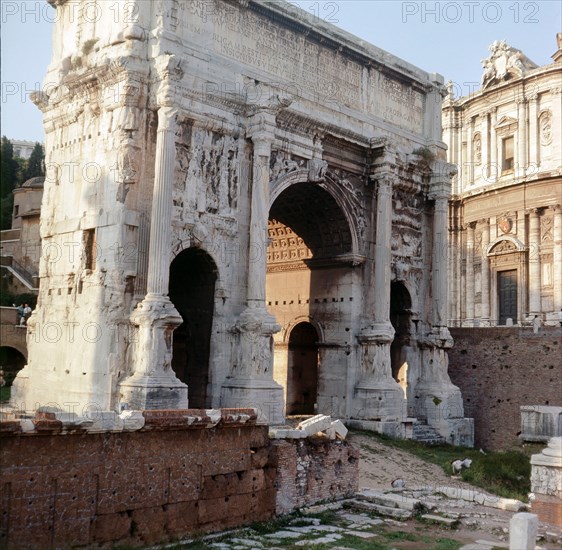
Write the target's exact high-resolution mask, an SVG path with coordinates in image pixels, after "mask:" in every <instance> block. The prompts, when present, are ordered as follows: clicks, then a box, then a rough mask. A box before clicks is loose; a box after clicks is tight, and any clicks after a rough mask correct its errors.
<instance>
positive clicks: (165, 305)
mask: <svg viewBox="0 0 562 550" xmlns="http://www.w3.org/2000/svg"><path fill="white" fill-rule="evenodd" d="M182 322H183V319H182V318H181V316H180V314H179V313H178V312H177V311H176V308H175V307H174V304H172V302H171V301H170V299H169V298H168V297H167V296H163V295H159V294H148V295H147V296H146V297H145V299H144V300H143V301H142V302H141V303H140V304H138V305H137V307H136V308H135V310H134V311H133V313H132V314H131V323H132V324H133V325H135V326H136V327H137V339H136V342H135V347H134V349H133V353H132V361H131V362H132V366H133V371H134V372H133V374H132V375H131V376H130V377H129V378H127V379H126V380H124V381H123V382H122V383H121V384H120V386H119V390H120V392H121V403H122V404H123V405H124V404H126V406H127V407H128V408H129V409H136V410H150V409H187V408H188V399H187V385H186V384H184V383H183V382H181V381H180V380H179V379H178V378H177V377H176V374H175V373H174V371H173V370H172V334H173V331H174V329H175V328H176V327H178V326H179V325H180V324H181V323H182Z"/></svg>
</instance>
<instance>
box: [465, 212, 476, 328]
mask: <svg viewBox="0 0 562 550" xmlns="http://www.w3.org/2000/svg"><path fill="white" fill-rule="evenodd" d="M465 278H466V293H465V299H466V319H467V320H469V321H472V320H473V319H474V223H469V224H468V225H467V228H466V275H465Z"/></svg>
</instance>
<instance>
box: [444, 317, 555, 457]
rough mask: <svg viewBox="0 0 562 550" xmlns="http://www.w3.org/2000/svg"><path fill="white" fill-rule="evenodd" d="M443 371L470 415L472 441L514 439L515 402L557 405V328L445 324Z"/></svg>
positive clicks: (492, 445) (495, 444) (495, 445)
mask: <svg viewBox="0 0 562 550" xmlns="http://www.w3.org/2000/svg"><path fill="white" fill-rule="evenodd" d="M450 330H451V334H452V336H453V338H454V339H455V345H454V346H453V348H452V349H451V350H450V351H449V375H450V377H451V380H452V382H453V384H455V385H456V386H458V387H459V388H460V389H461V391H462V395H463V398H464V413H465V416H467V417H472V418H474V432H475V446H477V447H483V448H485V449H491V450H502V449H508V448H511V447H515V446H517V445H519V444H520V441H519V439H518V435H519V433H520V432H521V415H520V410H519V407H520V406H521V405H552V406H562V331H561V329H560V328H554V327H552V328H542V329H541V330H540V332H539V333H538V334H534V333H533V331H532V329H530V328H528V327H525V328H519V327H501V328H500V327H498V328H455V329H450Z"/></svg>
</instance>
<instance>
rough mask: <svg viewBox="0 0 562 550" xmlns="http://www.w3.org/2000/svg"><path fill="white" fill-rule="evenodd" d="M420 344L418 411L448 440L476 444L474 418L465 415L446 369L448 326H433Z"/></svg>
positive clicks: (463, 444)
mask: <svg viewBox="0 0 562 550" xmlns="http://www.w3.org/2000/svg"><path fill="white" fill-rule="evenodd" d="M419 345H420V347H421V348H422V376H421V380H420V382H419V384H418V385H417V386H416V389H415V400H416V404H415V411H416V412H415V415H416V417H417V418H418V419H419V420H422V421H425V422H427V424H428V425H429V426H431V427H432V428H433V429H434V430H435V431H436V432H437V433H438V434H439V435H440V436H441V437H443V438H444V439H445V441H446V442H447V443H451V444H453V445H461V446H465V447H473V446H474V420H473V419H472V418H464V406H463V400H462V395H461V391H460V389H459V388H458V387H457V386H455V385H454V384H453V383H452V382H451V379H450V378H449V374H448V372H447V370H448V366H449V359H448V356H447V350H448V349H449V348H451V347H452V345H453V339H452V338H451V335H450V333H449V330H448V329H447V328H446V327H434V328H433V329H432V331H431V332H430V333H429V334H428V335H427V336H426V337H425V338H423V339H420V341H419Z"/></svg>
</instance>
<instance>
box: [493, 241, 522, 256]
mask: <svg viewBox="0 0 562 550" xmlns="http://www.w3.org/2000/svg"><path fill="white" fill-rule="evenodd" d="M516 251H517V247H516V246H515V245H514V244H513V243H512V242H511V241H507V240H506V241H500V242H499V243H498V244H497V245H496V246H494V248H492V250H490V254H507V253H509V252H516Z"/></svg>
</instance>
